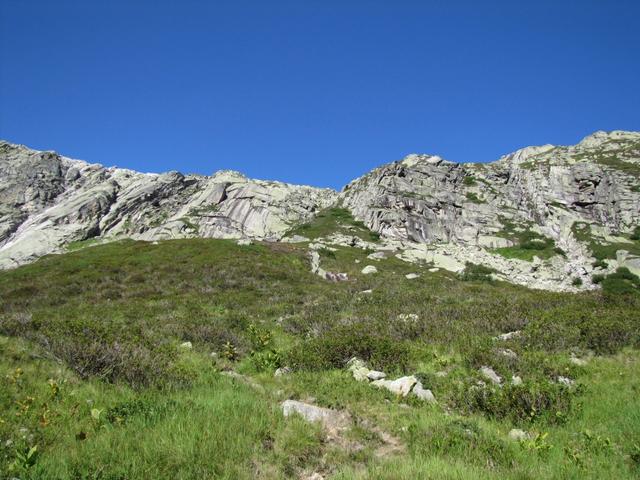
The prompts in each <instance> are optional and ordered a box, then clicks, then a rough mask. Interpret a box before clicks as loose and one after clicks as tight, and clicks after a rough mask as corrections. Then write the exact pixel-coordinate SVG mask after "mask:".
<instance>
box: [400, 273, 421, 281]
mask: <svg viewBox="0 0 640 480" xmlns="http://www.w3.org/2000/svg"><path fill="white" fill-rule="evenodd" d="M404 277H405V278H406V279H407V280H414V279H416V278H420V275H418V274H417V273H407V274H406V275H405V276H404Z"/></svg>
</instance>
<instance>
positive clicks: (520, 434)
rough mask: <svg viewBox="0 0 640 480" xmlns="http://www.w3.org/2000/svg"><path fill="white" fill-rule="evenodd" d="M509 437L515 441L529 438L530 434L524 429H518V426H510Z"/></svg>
mask: <svg viewBox="0 0 640 480" xmlns="http://www.w3.org/2000/svg"><path fill="white" fill-rule="evenodd" d="M509 438H510V439H511V440H514V441H516V442H521V441H523V440H528V439H529V438H531V436H530V435H529V434H528V433H527V432H525V431H524V430H520V429H519V428H512V429H511V430H510V431H509Z"/></svg>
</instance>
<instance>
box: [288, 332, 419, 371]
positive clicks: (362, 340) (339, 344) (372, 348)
mask: <svg viewBox="0 0 640 480" xmlns="http://www.w3.org/2000/svg"><path fill="white" fill-rule="evenodd" d="M352 357H358V358H361V359H362V360H364V361H366V362H367V363H369V365H370V366H371V367H372V368H376V369H380V370H385V371H394V370H405V369H406V368H407V365H408V361H409V354H408V349H407V348H406V346H405V345H404V342H399V341H397V340H395V339H393V338H392V337H391V336H390V335H388V334H386V333H383V332H380V331H377V332H376V331H375V329H372V328H371V325H368V324H365V323H360V322H359V323H356V324H351V325H344V326H339V327H336V328H334V329H332V330H329V331H327V332H324V333H323V334H322V335H321V336H318V337H314V338H310V339H307V340H304V341H302V342H301V343H299V344H298V345H297V346H296V347H295V348H294V349H292V351H291V352H290V353H289V358H288V360H289V364H290V365H291V366H292V367H294V368H297V369H302V370H323V369H331V368H344V366H345V365H346V363H347V362H348V361H349V359H350V358H352Z"/></svg>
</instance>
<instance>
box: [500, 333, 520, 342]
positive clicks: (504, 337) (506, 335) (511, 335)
mask: <svg viewBox="0 0 640 480" xmlns="http://www.w3.org/2000/svg"><path fill="white" fill-rule="evenodd" d="M520 334H521V332H520V330H515V331H513V332H508V333H503V334H501V335H498V336H497V337H495V339H496V340H502V341H503V342H506V341H507V340H511V339H513V338H516V337H519V336H520Z"/></svg>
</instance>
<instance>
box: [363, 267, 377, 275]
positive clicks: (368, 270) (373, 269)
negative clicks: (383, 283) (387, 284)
mask: <svg viewBox="0 0 640 480" xmlns="http://www.w3.org/2000/svg"><path fill="white" fill-rule="evenodd" d="M362 273H363V274H365V275H369V274H371V273H378V269H377V268H376V267H374V266H373V265H367V266H366V267H364V268H363V269H362Z"/></svg>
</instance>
